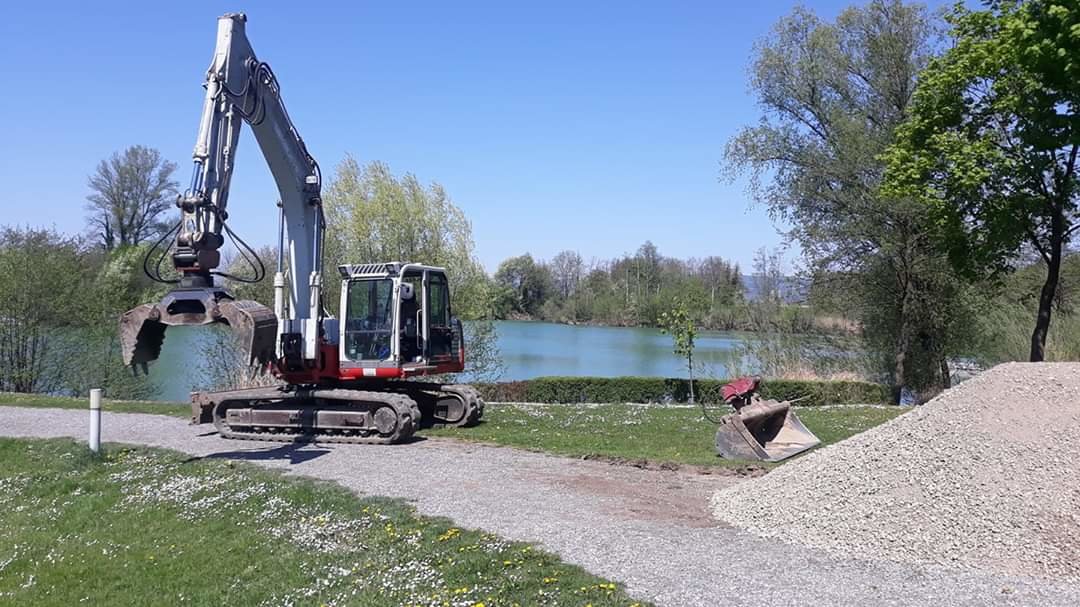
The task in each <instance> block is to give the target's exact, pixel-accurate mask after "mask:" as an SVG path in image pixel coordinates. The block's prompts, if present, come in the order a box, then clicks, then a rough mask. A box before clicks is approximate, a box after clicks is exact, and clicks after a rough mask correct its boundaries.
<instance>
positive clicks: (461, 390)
mask: <svg viewBox="0 0 1080 607" xmlns="http://www.w3.org/2000/svg"><path fill="white" fill-rule="evenodd" d="M378 389H379V390H388V391H391V392H393V393H396V394H402V395H405V396H408V397H409V398H410V399H412V400H413V401H415V402H416V404H417V405H419V407H420V411H421V413H423V418H422V421H421V426H422V427H424V428H448V427H462V426H472V425H475V424H476V423H477V422H478V421H480V418H481V417H483V415H484V399H482V398H480V392H478V391H477V390H476V389H475V388H473V387H472V386H467V385H464V384H436V383H431V382H422V381H393V382H387V383H385V384H382V385H381V386H379V387H378Z"/></svg>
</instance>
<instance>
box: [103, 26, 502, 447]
mask: <svg viewBox="0 0 1080 607" xmlns="http://www.w3.org/2000/svg"><path fill="white" fill-rule="evenodd" d="M246 22H247V18H246V17H245V16H244V14H242V13H232V14H227V15H224V16H223V17H221V18H219V19H218V29H217V45H216V48H215V50H214V56H213V59H212V60H211V63H210V68H209V69H208V70H207V73H206V82H205V88H206V97H205V102H204V105H203V110H202V119H201V121H200V122H199V131H198V138H197V140H196V143H195V151H194V154H193V157H194V161H195V162H194V164H195V166H194V171H193V176H192V181H191V185H190V187H189V188H188V189H187V190H186V191H185V192H184V193H183V194H182V195H181V196H180V197H179V198H178V200H177V206H178V207H179V208H180V216H181V218H180V222H179V223H178V224H177V225H176V227H175V228H173V230H171V231H170V232H168V233H167V234H165V235H164V236H163V237H162V239H161V240H160V241H159V242H158V244H157V246H156V247H155V248H154V249H152V250H151V252H150V253H148V254H147V257H146V258H145V259H144V263H143V267H144V270H146V272H147V274H148V275H150V276H151V277H152V278H154V279H155V280H159V281H163V282H171V283H173V289H172V290H171V291H170V292H169V293H168V294H167V295H166V296H165V297H164V298H163V299H162V300H161V301H160V302H158V303H152V304H144V305H141V306H138V307H136V308H135V309H133V310H130V311H128V312H126V313H125V314H124V315H123V316H122V317H121V320H120V336H121V342H122V349H123V356H124V362H125V363H126V364H128V365H131V366H133V367H134V368H135V369H137V370H138V369H142V370H143V371H144V372H145V371H146V368H147V364H148V363H150V362H152V361H153V360H155V359H157V358H158V356H159V354H160V352H161V346H162V344H163V341H164V338H165V331H166V329H167V328H168V327H175V326H196V325H211V324H223V325H227V326H228V327H230V328H231V329H232V331H233V332H234V333H235V334H236V336H237V337H238V339H239V340H240V341H241V342H242V343H243V345H244V347H245V348H246V350H247V360H248V361H249V362H250V363H251V364H252V365H253V366H256V367H262V368H265V369H268V370H269V371H270V372H271V373H273V374H274V375H276V376H277V377H278V378H279V379H280V380H281V385H278V386H270V387H259V388H248V389H237V390H230V391H220V392H196V393H193V394H192V418H193V421H194V422H196V423H211V422H212V423H213V424H214V426H216V428H217V430H218V431H219V432H220V434H221V435H222V436H224V437H226V438H236V439H254V440H276V441H299V440H312V439H317V440H319V441H323V442H351V443H395V442H400V441H403V440H405V439H407V438H408V437H410V436H411V435H412V434H413V433H414V432H415V431H416V430H417V429H418V428H419V427H421V426H422V425H449V426H462V425H469V424H472V423H475V422H476V421H478V420H479V419H480V416H481V415H482V413H483V409H484V402H483V401H482V400H481V399H480V397H479V395H478V393H477V392H476V390H475V389H473V388H471V387H469V386H465V385H447V384H440V383H434V382H431V381H420V380H418V378H420V377H423V376H431V375H441V374H447V373H455V372H460V371H462V370H463V369H464V365H465V344H464V338H463V335H462V326H461V322H460V321H459V320H458V319H457V318H456V317H454V315H453V311H452V308H451V301H450V288H449V284H448V280H447V276H446V272H445V270H443V269H442V268H439V267H434V266H428V265H423V264H419V263H408V262H397V261H395V262H387V263H363V264H355V265H342V266H339V267H338V268H337V270H338V274H339V277H340V280H341V301H340V315H339V316H338V317H334V316H332V315H330V314H327V313H326V312H325V311H324V309H323V288H322V287H323V267H322V264H323V255H322V252H323V240H324V235H325V231H326V224H325V220H324V216H323V208H322V199H321V197H320V191H321V186H322V176H321V174H320V172H319V165H318V163H316V162H315V160H314V158H312V157H311V155H310V154H309V153H308V150H307V147H306V146H305V145H304V140H303V139H301V137H300V135H299V133H298V132H297V130H296V127H295V126H294V125H293V123H292V121H291V120H290V119H289V115H288V113H287V112H286V110H285V106H284V104H283V103H282V99H281V89H280V87H279V85H278V81H277V78H276V77H275V76H274V73H273V71H271V69H270V66H269V65H267V64H266V63H265V62H263V61H260V60H259V59H258V58H256V56H255V53H254V52H253V51H252V49H251V44H250V43H249V42H248V38H247V35H246V33H245V25H246ZM245 122H246V123H247V124H248V125H249V126H250V127H251V130H252V132H253V133H254V135H255V140H256V142H257V143H258V145H259V148H260V150H261V151H262V154H263V157H264V158H265V159H266V162H267V164H268V165H269V167H270V171H271V173H272V174H273V177H274V181H275V182H276V184H277V187H278V190H279V194H280V203H279V205H278V206H279V209H278V219H279V228H278V238H277V240H278V247H277V248H278V255H277V268H276V272H275V273H274V277H273V285H274V309H273V310H271V309H269V308H267V307H266V306H264V305H262V304H260V303H258V302H255V301H250V300H237V299H235V298H234V297H233V296H232V295H231V294H230V293H229V292H228V291H227V290H226V289H225V288H223V287H222V286H220V285H219V284H218V282H217V281H216V280H215V278H217V277H225V278H230V276H229V275H228V274H226V273H225V272H222V271H220V270H218V266H219V264H220V261H221V255H220V249H221V247H222V246H223V245H224V243H225V238H226V237H227V236H228V237H230V238H232V239H233V242H235V243H237V246H238V248H239V249H240V250H241V251H242V252H246V253H247V254H250V255H252V256H254V252H253V251H252V250H251V248H250V247H248V246H247V245H246V244H244V242H243V240H241V239H239V238H238V237H237V236H236V235H235V233H234V232H233V231H232V230H231V229H230V228H229V225H228V223H227V221H228V219H229V214H228V212H227V210H226V208H227V203H228V198H229V184H230V180H231V178H232V171H233V166H234V162H235V159H236V150H237V144H238V142H239V134H240V128H241V125H242V123H245ZM169 239H172V240H171V242H169ZM158 251H160V254H158ZM166 257H168V258H170V259H171V263H172V267H173V268H174V269H175V270H176V272H175V274H176V275H178V276H179V278H168V277H167V276H168V275H169V274H168V273H167V272H162V266H163V262H164V260H165V259H166ZM256 261H258V263H257V264H255V263H253V264H252V265H253V267H256V268H257V269H256V272H255V274H256V276H255V277H254V278H255V279H258V278H260V276H258V274H259V271H258V268H262V267H263V264H262V262H261V260H257V257H256ZM262 273H263V274H265V271H263V272H262Z"/></svg>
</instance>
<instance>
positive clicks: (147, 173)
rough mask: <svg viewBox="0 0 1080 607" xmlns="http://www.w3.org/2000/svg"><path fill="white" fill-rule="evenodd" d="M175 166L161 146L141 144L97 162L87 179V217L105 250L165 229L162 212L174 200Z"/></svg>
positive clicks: (149, 237) (166, 225)
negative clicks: (88, 188) (159, 149)
mask: <svg viewBox="0 0 1080 607" xmlns="http://www.w3.org/2000/svg"><path fill="white" fill-rule="evenodd" d="M175 170H176V164H175V163H173V162H170V161H168V160H166V159H164V158H162V157H161V152H159V151H157V150H155V149H153V148H148V147H144V146H141V145H134V146H131V147H129V148H127V149H126V150H124V151H123V153H120V152H117V153H114V154H113V155H112V156H110V157H109V159H108V160H102V161H101V162H100V163H98V165H97V168H96V169H95V171H94V173H93V174H92V175H90V177H89V179H88V180H87V183H88V185H89V186H90V190H91V193H90V195H89V196H87V197H86V201H87V205H86V210H87V211H88V212H89V215H88V216H87V223H88V224H89V226H90V228H91V230H92V231H93V232H94V233H96V234H97V236H98V237H99V238H100V239H101V244H102V246H103V247H104V248H105V250H107V251H111V250H113V249H115V248H117V247H124V246H127V245H137V244H139V243H142V242H145V241H147V240H153V239H155V238H157V237H158V236H159V235H161V233H162V232H164V231H165V230H166V229H168V224H167V222H164V221H162V215H164V214H165V212H166V211H168V210H169V209H171V208H173V205H174V203H175V201H176V195H177V193H178V184H177V183H176V181H174V180H173V179H172V174H173V172H174V171H175Z"/></svg>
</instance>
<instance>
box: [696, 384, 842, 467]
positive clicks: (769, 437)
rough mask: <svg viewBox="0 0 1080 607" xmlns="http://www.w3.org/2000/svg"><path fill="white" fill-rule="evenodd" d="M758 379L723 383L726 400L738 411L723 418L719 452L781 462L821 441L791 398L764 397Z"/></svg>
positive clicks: (718, 440)
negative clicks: (804, 421)
mask: <svg viewBox="0 0 1080 607" xmlns="http://www.w3.org/2000/svg"><path fill="white" fill-rule="evenodd" d="M760 381H761V380H760V379H758V378H742V379H739V380H736V381H734V382H732V383H730V384H728V385H726V386H724V400H725V401H726V402H727V403H728V404H730V405H731V406H733V407H734V408H735V412H734V413H731V414H729V415H725V416H724V417H722V418H721V419H720V427H719V428H717V430H716V452H717V453H719V454H720V456H721V457H724V458H728V459H745V460H758V461H765V462H778V461H780V460H784V459H787V458H789V457H791V456H793V455H796V454H798V453H802V452H803V451H806V450H807V449H811V448H813V447H816V446H817V445H819V444H821V440H820V439H818V437H816V436H814V433H813V432H811V431H810V430H809V429H807V427H806V426H804V425H803V423H802V421H800V420H799V417H798V416H797V415H795V411H794V410H792V408H791V403H790V402H788V401H784V402H779V401H775V400H762V399H761V397H760V396H759V395H758V394H757V388H758V385H759V384H760Z"/></svg>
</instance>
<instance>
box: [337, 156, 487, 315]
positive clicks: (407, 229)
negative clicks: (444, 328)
mask: <svg viewBox="0 0 1080 607" xmlns="http://www.w3.org/2000/svg"><path fill="white" fill-rule="evenodd" d="M323 205H324V208H325V212H326V216H327V235H326V251H325V257H326V262H325V264H324V265H325V267H326V268H330V269H333V268H335V267H336V266H337V265H338V264H341V263H378V262H385V261H406V262H408V261H415V262H419V263H425V264H429V265H435V266H441V267H444V268H446V270H447V279H448V280H449V282H450V289H451V292H452V293H453V296H454V311H455V313H456V314H458V315H459V316H461V317H462V318H477V317H479V316H480V315H481V314H482V309H483V306H484V302H483V301H482V294H483V292H484V281H485V280H486V274H485V273H484V269H483V267H482V266H481V265H480V262H479V261H477V259H476V255H475V252H474V249H475V245H474V243H473V236H472V223H470V222H469V220H468V218H467V217H466V216H465V213H464V211H462V210H461V208H460V207H458V206H457V205H455V204H454V203H453V202H452V201H451V200H450V196H449V195H448V194H447V193H446V190H445V189H443V187H442V186H441V185H439V184H438V183H432V184H430V185H428V186H424V185H422V184H421V183H420V181H419V180H418V179H417V178H416V176H415V175H412V174H411V173H406V174H405V175H403V176H400V177H398V176H395V175H394V174H393V172H391V170H390V167H389V166H387V165H386V164H384V163H382V162H372V163H370V164H368V165H366V166H364V167H361V166H360V164H359V163H357V162H356V160H355V159H354V158H353V157H351V156H346V158H345V159H344V160H343V161H342V162H341V164H339V165H338V167H337V171H336V174H335V175H334V178H333V180H331V182H330V183H329V185H328V186H327V187H326V189H325V191H324V193H323ZM338 290H339V288H338V286H337V285H336V281H327V284H326V286H325V292H326V299H328V300H329V301H337V299H336V297H337V295H338Z"/></svg>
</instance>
